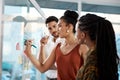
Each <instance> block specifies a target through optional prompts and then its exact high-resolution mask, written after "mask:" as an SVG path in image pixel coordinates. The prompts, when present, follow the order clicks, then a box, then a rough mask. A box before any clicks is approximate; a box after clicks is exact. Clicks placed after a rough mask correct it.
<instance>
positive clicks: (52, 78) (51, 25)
mask: <svg viewBox="0 0 120 80" xmlns="http://www.w3.org/2000/svg"><path fill="white" fill-rule="evenodd" d="M57 23H58V19H57V18H56V17H55V16H49V17H48V18H47V19H46V21H45V24H46V26H47V28H48V30H49V32H50V34H51V36H49V38H48V36H46V37H43V38H42V39H41V46H44V45H42V43H46V45H45V47H44V49H41V51H40V52H42V51H45V53H47V54H40V56H39V60H40V62H44V60H45V59H46V58H47V57H48V56H49V55H50V53H51V51H52V49H53V48H54V46H55V45H56V43H58V37H59V36H58V33H57ZM45 38H48V39H45ZM45 40H46V41H45ZM45 74H46V76H47V80H57V70H56V66H55V65H53V66H52V67H51V68H50V69H49V70H48V71H47V72H45Z"/></svg>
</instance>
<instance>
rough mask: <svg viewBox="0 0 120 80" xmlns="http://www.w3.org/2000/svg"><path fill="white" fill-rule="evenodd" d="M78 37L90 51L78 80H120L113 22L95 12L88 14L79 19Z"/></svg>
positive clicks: (79, 72)
mask: <svg viewBox="0 0 120 80" xmlns="http://www.w3.org/2000/svg"><path fill="white" fill-rule="evenodd" d="M77 37H78V38H80V39H81V42H83V43H84V44H86V45H87V46H88V47H89V51H88V53H87V54H86V56H87V57H86V59H85V63H84V65H83V66H82V67H81V68H80V70H79V71H78V74H77V77H76V80H119V79H118V63H119V58H118V56H117V50H116V42H115V33H114V30H113V26H112V24H111V22H110V21H108V20H106V19H105V18H103V17H100V16H97V15H95V14H86V15H84V16H82V17H80V19H79V24H78V28H77Z"/></svg>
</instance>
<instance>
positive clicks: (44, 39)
mask: <svg viewBox="0 0 120 80" xmlns="http://www.w3.org/2000/svg"><path fill="white" fill-rule="evenodd" d="M48 38H49V36H46V37H43V38H42V39H41V40H40V43H41V44H44V45H45V44H46V43H47V42H48Z"/></svg>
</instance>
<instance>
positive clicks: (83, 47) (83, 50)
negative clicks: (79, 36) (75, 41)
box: [79, 44, 89, 55]
mask: <svg viewBox="0 0 120 80" xmlns="http://www.w3.org/2000/svg"><path fill="white" fill-rule="evenodd" d="M88 50H89V48H88V46H87V45H85V44H80V47H79V53H80V55H83V54H86V53H87V52H88Z"/></svg>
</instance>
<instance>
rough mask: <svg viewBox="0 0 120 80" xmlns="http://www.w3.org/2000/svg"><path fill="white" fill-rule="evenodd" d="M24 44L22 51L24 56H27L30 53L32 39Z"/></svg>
mask: <svg viewBox="0 0 120 80" xmlns="http://www.w3.org/2000/svg"><path fill="white" fill-rule="evenodd" d="M25 45H26V47H25V50H24V53H25V54H26V56H29V55H30V54H31V45H32V40H27V41H26V43H25Z"/></svg>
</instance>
